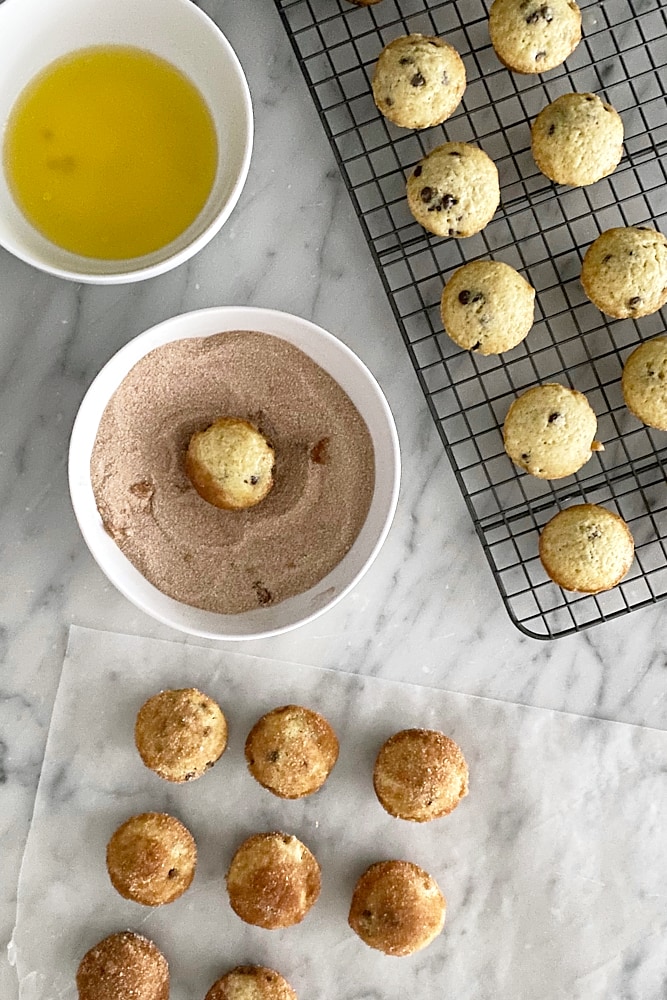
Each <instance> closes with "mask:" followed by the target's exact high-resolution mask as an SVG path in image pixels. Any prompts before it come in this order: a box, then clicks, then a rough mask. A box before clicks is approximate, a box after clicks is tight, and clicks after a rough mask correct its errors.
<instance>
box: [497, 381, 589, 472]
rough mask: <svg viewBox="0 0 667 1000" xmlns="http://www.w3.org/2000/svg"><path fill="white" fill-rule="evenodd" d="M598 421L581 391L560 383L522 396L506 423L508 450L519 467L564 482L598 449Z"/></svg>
mask: <svg viewBox="0 0 667 1000" xmlns="http://www.w3.org/2000/svg"><path fill="white" fill-rule="evenodd" d="M597 423H598V422H597V417H596V416H595V413H594V411H593V409H592V407H591V405H590V404H589V402H588V400H587V399H586V397H585V396H584V394H583V393H582V392H577V390H576V389H567V388H566V387H565V386H563V385H559V384H558V383H557V382H548V383H546V384H545V385H537V386H534V388H532V389H528V390H527V391H526V392H524V393H522V394H521V396H518V397H517V399H515V400H514V402H513V403H512V405H511V406H510V408H509V410H508V413H507V416H506V417H505V423H504V425H503V440H504V443H505V451H506V452H507V454H508V455H509V457H510V458H511V459H512V461H513V462H514V464H515V465H518V466H519V467H520V468H521V469H525V471H526V472H529V473H530V474H531V476H535V477H536V478H537V479H562V478H564V477H565V476H571V475H573V473H575V472H577V471H578V470H579V469H580V468H581V467H582V466H583V465H585V464H586V462H587V461H588V460H589V458H590V457H591V455H592V453H593V452H594V451H603V450H604V446H603V445H602V444H601V443H600V442H599V441H596V440H595V432H596V430H597Z"/></svg>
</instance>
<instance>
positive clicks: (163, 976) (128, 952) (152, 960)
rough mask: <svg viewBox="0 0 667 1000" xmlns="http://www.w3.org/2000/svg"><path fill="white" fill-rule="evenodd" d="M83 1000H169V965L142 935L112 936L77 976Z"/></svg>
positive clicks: (94, 949) (89, 954) (95, 950)
mask: <svg viewBox="0 0 667 1000" xmlns="http://www.w3.org/2000/svg"><path fill="white" fill-rule="evenodd" d="M76 988H77V990H78V993H79V1000H168V997H169V966H168V964H167V960H166V958H165V957H164V955H163V954H162V952H161V951H160V949H159V948H158V947H157V946H156V945H154V944H153V942H152V941H149V939H148V938H146V937H143V936H142V935H141V934H133V933H132V931H120V933H118V934H110V935H109V937H105V938H104V939H103V940H102V941H99V942H98V943H97V944H96V945H93V947H92V948H91V949H90V951H87V952H86V954H85V955H84V956H83V958H82V959H81V962H80V964H79V968H78V969H77V973H76Z"/></svg>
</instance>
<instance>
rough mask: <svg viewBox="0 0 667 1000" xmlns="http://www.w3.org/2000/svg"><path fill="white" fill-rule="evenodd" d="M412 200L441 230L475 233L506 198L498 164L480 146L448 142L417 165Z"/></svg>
mask: <svg viewBox="0 0 667 1000" xmlns="http://www.w3.org/2000/svg"><path fill="white" fill-rule="evenodd" d="M407 192H408V206H409V208H410V211H411V212H412V214H413V215H414V217H415V219H416V220H417V222H419V223H420V224H421V225H422V226H423V227H424V229H428V231H429V232H430V233H435V235H436V236H454V237H457V238H458V237H462V236H472V235H474V233H478V232H479V231H480V230H481V229H484V227H485V226H486V225H487V223H489V222H490V221H491V219H492V218H493V215H494V213H495V211H496V209H497V208H498V205H499V203H500V186H499V182H498V169H497V167H496V165H495V163H494V162H493V160H492V159H491V158H490V157H489V156H487V154H486V153H485V152H484V150H482V149H480V148H479V147H478V146H471V145H470V143H467V142H445V143H443V144H442V145H441V146H436V148H435V149H433V150H431V152H430V153H429V154H428V155H427V156H425V157H424V158H423V159H422V160H421V161H420V162H419V163H418V164H417V166H416V167H415V168H414V170H413V171H412V173H411V174H410V177H409V178H408V184H407Z"/></svg>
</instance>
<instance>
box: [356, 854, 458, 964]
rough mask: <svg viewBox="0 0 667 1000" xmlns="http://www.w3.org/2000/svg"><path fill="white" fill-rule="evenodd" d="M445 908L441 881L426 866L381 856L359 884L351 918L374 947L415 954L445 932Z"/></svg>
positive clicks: (367, 941)
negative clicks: (439, 885)
mask: <svg viewBox="0 0 667 1000" xmlns="http://www.w3.org/2000/svg"><path fill="white" fill-rule="evenodd" d="M446 908H447V904H446V902H445V897H444V896H443V894H442V892H441V891H440V889H439V887H438V884H437V882H436V881H435V879H434V878H432V877H431V876H430V875H429V874H428V872H425V871H424V869H423V868H420V867H419V866H418V865H415V864H412V862H411V861H378V862H376V864H374V865H371V866H370V868H368V869H366V871H365V872H364V874H363V875H362V876H361V878H360V879H359V881H358V882H357V884H356V886H355V889H354V894H353V896H352V905H351V906H350V913H349V917H348V923H349V925H350V927H351V928H352V930H353V931H354V932H355V934H358V935H359V937H360V938H361V940H362V941H364V942H365V944H367V945H368V946H369V947H370V948H376V949H377V950H378V951H383V952H384V953H385V955H396V956H402V955H411V954H412V953H413V952H415V951H419V950H420V949H421V948H425V947H426V946H427V945H429V944H430V943H431V942H432V941H433V940H434V939H435V938H436V937H437V936H438V934H439V933H440V932H441V930H442V928H443V927H444V925H445V910H446Z"/></svg>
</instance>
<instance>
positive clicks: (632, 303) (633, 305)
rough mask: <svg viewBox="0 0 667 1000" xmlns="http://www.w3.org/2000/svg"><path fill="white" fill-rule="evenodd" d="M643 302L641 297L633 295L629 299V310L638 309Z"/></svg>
mask: <svg viewBox="0 0 667 1000" xmlns="http://www.w3.org/2000/svg"><path fill="white" fill-rule="evenodd" d="M641 300H642V297H641V295H633V296H632V298H631V299H628V309H636V308H637V306H638V305H639V303H640V302H641Z"/></svg>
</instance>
